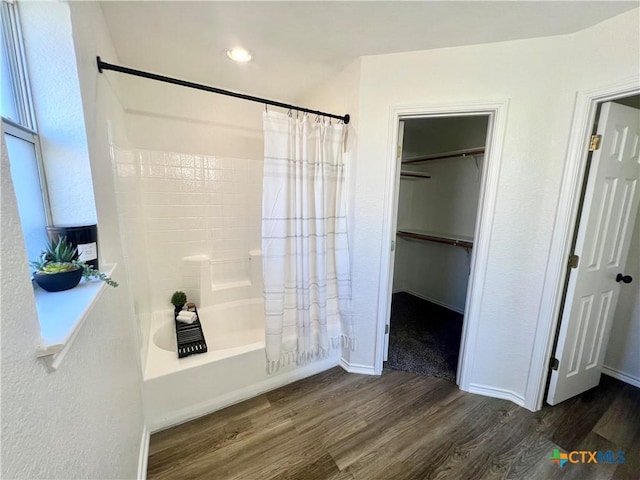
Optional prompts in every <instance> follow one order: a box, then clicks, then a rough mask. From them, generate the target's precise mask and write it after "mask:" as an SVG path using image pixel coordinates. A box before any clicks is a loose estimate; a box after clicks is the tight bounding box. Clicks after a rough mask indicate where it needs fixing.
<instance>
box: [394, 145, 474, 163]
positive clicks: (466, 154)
mask: <svg viewBox="0 0 640 480" xmlns="http://www.w3.org/2000/svg"><path fill="white" fill-rule="evenodd" d="M482 154H484V148H480V149H478V150H470V151H467V152H460V153H452V154H450V155H440V156H438V157H420V158H411V159H409V160H405V161H404V162H402V164H403V165H407V164H409V163H420V162H430V161H431V160H443V159H445V158H458V157H469V156H473V155H482Z"/></svg>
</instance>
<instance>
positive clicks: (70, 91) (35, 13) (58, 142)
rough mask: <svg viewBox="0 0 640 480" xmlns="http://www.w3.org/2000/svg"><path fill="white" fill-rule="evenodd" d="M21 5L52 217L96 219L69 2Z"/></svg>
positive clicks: (71, 221) (64, 221)
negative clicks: (47, 66) (63, 3)
mask: <svg viewBox="0 0 640 480" xmlns="http://www.w3.org/2000/svg"><path fill="white" fill-rule="evenodd" d="M19 9H20V16H21V20H22V25H23V36H24V41H25V50H26V56H27V64H28V68H29V77H30V80H31V88H32V93H33V103H34V109H35V114H36V118H37V124H38V131H39V133H40V143H41V146H42V153H43V163H44V166H45V172H46V177H47V184H48V186H49V199H50V203H51V213H52V216H53V223H54V225H90V224H94V223H96V209H95V202H94V195H93V186H92V182H91V169H90V167H89V162H88V158H89V154H88V151H87V137H86V134H85V131H84V128H83V123H84V118H83V112H82V100H81V98H80V88H79V86H78V71H77V69H76V57H75V52H74V48H73V39H72V37H71V23H70V22H69V11H68V8H61V7H60V6H59V5H56V3H54V2H21V3H20V4H19ZM42 65H49V66H55V67H54V68H42Z"/></svg>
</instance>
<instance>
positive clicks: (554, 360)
mask: <svg viewBox="0 0 640 480" xmlns="http://www.w3.org/2000/svg"><path fill="white" fill-rule="evenodd" d="M559 366H560V360H558V359H557V358H556V357H551V364H550V365H549V367H550V368H551V370H558V367H559Z"/></svg>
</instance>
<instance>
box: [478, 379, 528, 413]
mask: <svg viewBox="0 0 640 480" xmlns="http://www.w3.org/2000/svg"><path fill="white" fill-rule="evenodd" d="M467 391H468V392H469V393H476V394H478V395H484V396H485V397H493V398H500V399H502V400H509V401H511V402H513V403H515V404H516V405H519V406H521V407H524V408H526V407H525V402H524V397H523V396H521V395H518V394H516V393H513V392H512V391H510V390H504V389H502V388H493V387H487V386H484V385H477V384H475V383H472V384H470V385H469V389H468V390H467Z"/></svg>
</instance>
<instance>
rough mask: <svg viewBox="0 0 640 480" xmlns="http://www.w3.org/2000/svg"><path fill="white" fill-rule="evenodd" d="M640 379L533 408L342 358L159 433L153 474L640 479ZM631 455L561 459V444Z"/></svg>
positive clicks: (605, 383)
mask: <svg viewBox="0 0 640 480" xmlns="http://www.w3.org/2000/svg"><path fill="white" fill-rule="evenodd" d="M639 445H640V389H637V388H634V387H632V386H630V385H626V384H624V383H622V382H619V381H617V380H614V379H612V378H609V377H606V376H603V377H602V381H601V383H600V386H598V387H597V388H595V389H593V390H590V391H589V392H586V393H584V394H582V395H580V396H578V397H576V398H573V399H570V400H568V401H566V402H564V403H562V404H560V405H557V406H555V407H549V406H546V407H545V408H544V409H542V410H541V411H540V412H536V413H532V412H529V411H528V410H525V409H523V408H521V407H518V406H516V405H514V404H512V403H511V402H508V401H506V400H497V399H492V398H487V397H482V396H479V395H472V394H468V393H464V392H462V391H460V390H459V389H458V388H457V386H456V385H454V384H453V383H451V382H448V381H446V380H442V379H438V378H434V377H427V376H420V375H414V374H409V373H406V372H399V371H393V370H389V371H385V372H384V374H383V375H382V376H381V377H373V376H364V375H354V374H348V373H345V372H344V371H343V370H342V369H340V368H334V369H331V370H328V371H326V372H323V373H321V374H319V375H316V376H314V377H310V378H307V379H305V380H301V381H299V382H296V383H293V384H290V385H287V386H285V387H282V388H279V389H277V390H274V391H272V392H269V393H267V394H264V395H260V396H258V397H256V398H253V399H251V400H247V401H245V402H243V403H240V404H238V405H234V406H232V407H229V408H226V409H224V410H221V411H219V412H216V413H213V414H211V415H207V416H205V417H202V418H199V419H197V420H193V421H191V422H189V423H185V424H183V425H179V426H177V427H173V428H171V429H168V430H164V431H162V432H158V433H155V434H154V435H152V436H151V443H150V446H149V464H148V478H150V479H212V480H215V479H243V480H251V479H260V480H267V479H277V480H285V479H300V480H314V479H318V480H361V479H362V480H374V479H393V480H401V479H406V480H416V479H431V478H434V479H456V480H457V479H465V480H466V479H499V478H504V479H556V478H567V479H573V478H575V479H598V480H601V479H602V480H606V479H616V480H626V479H632V480H637V479H640V447H639ZM554 448H558V449H561V450H563V451H565V452H568V451H572V450H601V451H607V450H611V451H614V452H618V451H620V450H623V451H625V456H626V462H625V463H623V464H620V465H613V464H593V463H592V464H566V465H565V466H564V467H563V468H562V469H560V468H559V467H558V466H557V465H555V464H552V463H551V461H550V457H551V455H552V452H553V449H554Z"/></svg>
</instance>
